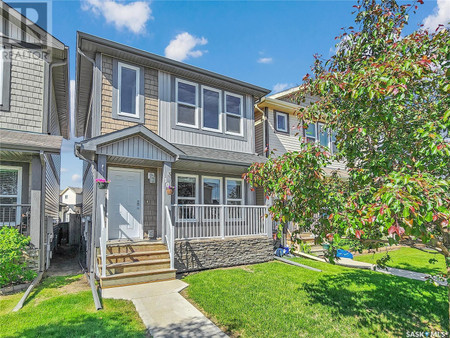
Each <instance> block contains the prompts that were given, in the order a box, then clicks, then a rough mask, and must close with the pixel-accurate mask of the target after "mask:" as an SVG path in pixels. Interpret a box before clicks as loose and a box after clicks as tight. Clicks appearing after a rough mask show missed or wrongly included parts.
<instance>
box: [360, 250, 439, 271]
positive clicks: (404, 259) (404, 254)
mask: <svg viewBox="0 0 450 338" xmlns="http://www.w3.org/2000/svg"><path fill="white" fill-rule="evenodd" d="M385 254H386V253H385V252H377V253H375V254H368V255H361V256H355V257H354V260H356V261H360V262H367V263H372V264H376V263H377V260H378V259H380V258H381V257H383V256H384V255H385ZM389 255H390V256H391V259H390V260H389V261H388V262H387V264H386V265H387V266H390V267H392V268H398V269H405V270H411V271H417V272H423V273H429V274H438V273H446V267H445V259H444V256H442V255H440V254H438V255H434V254H431V253H426V252H423V251H420V250H417V249H413V248H400V249H398V250H394V251H390V252H389ZM432 258H435V259H437V260H438V261H437V262H435V263H434V264H433V263H430V262H429V260H430V259H432Z"/></svg>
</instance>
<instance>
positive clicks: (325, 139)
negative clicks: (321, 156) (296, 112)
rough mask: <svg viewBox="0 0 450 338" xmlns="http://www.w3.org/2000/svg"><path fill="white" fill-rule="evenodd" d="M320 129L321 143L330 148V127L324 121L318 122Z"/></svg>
mask: <svg viewBox="0 0 450 338" xmlns="http://www.w3.org/2000/svg"><path fill="white" fill-rule="evenodd" d="M318 129H319V143H320V145H321V146H324V147H327V148H330V135H329V132H328V129H326V128H325V126H324V125H323V124H322V123H319V124H318Z"/></svg>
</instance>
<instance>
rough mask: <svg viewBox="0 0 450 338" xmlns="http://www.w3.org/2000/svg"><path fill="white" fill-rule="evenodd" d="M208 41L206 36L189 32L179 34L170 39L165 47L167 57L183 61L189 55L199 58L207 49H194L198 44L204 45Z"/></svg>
mask: <svg viewBox="0 0 450 338" xmlns="http://www.w3.org/2000/svg"><path fill="white" fill-rule="evenodd" d="M207 43H208V40H206V39H205V38H204V37H201V38H198V37H195V36H193V35H191V34H189V33H188V32H184V33H180V34H178V35H177V36H176V37H175V39H173V40H172V41H170V43H169V45H168V46H167V47H166V49H165V51H164V52H165V55H166V57H168V58H170V59H174V60H177V61H183V60H185V59H187V58H188V57H193V58H198V57H200V56H202V55H203V53H205V52H206V51H204V50H199V49H197V50H194V48H195V47H197V46H204V45H206V44H207Z"/></svg>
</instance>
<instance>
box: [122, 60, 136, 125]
mask: <svg viewBox="0 0 450 338" xmlns="http://www.w3.org/2000/svg"><path fill="white" fill-rule="evenodd" d="M118 70H119V74H118V88H119V100H118V101H119V102H118V104H119V109H118V110H119V115H124V116H130V117H137V118H138V117H139V83H140V82H139V76H140V70H139V68H138V67H135V66H131V65H127V64H124V63H122V62H119V63H118Z"/></svg>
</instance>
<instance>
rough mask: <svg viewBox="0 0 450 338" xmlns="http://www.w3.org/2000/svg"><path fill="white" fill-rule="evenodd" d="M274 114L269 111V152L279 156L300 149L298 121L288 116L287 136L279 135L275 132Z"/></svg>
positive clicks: (295, 117) (292, 116) (294, 117)
mask: <svg viewBox="0 0 450 338" xmlns="http://www.w3.org/2000/svg"><path fill="white" fill-rule="evenodd" d="M274 123H275V112H274V111H273V110H272V109H269V114H268V124H269V135H268V136H269V145H270V149H269V151H273V152H274V153H275V155H276V156H280V155H282V154H284V153H286V152H288V151H295V150H299V149H300V140H299V137H301V134H300V133H301V130H299V129H298V128H297V127H298V123H299V120H298V118H297V116H294V115H292V114H291V115H289V129H288V134H286V133H280V132H277V131H276V130H275V125H274Z"/></svg>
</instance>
